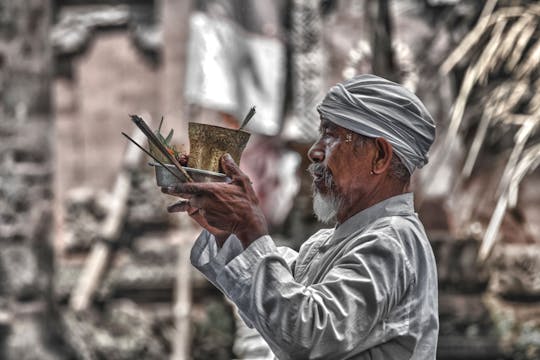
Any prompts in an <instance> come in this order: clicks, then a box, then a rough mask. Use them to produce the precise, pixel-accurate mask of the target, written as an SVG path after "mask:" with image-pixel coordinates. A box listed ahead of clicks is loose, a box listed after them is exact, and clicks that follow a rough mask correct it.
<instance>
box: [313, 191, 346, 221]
mask: <svg viewBox="0 0 540 360" xmlns="http://www.w3.org/2000/svg"><path fill="white" fill-rule="evenodd" d="M340 207H341V199H339V198H337V197H336V196H334V195H326V196H325V195H321V193H319V192H318V191H314V192H313V212H315V216H317V219H319V221H321V222H323V223H325V224H328V223H330V222H332V223H334V222H336V215H337V212H338V210H339V208H340Z"/></svg>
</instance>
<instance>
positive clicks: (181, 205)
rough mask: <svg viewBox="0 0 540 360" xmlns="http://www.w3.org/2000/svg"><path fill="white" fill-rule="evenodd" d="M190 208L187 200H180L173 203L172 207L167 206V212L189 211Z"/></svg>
mask: <svg viewBox="0 0 540 360" xmlns="http://www.w3.org/2000/svg"><path fill="white" fill-rule="evenodd" d="M190 208H191V206H190V204H189V200H180V201H177V202H175V203H174V204H172V205H169V206H167V211H168V212H170V213H173V212H183V211H189V209H190Z"/></svg>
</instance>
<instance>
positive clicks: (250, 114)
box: [238, 106, 255, 130]
mask: <svg viewBox="0 0 540 360" xmlns="http://www.w3.org/2000/svg"><path fill="white" fill-rule="evenodd" d="M253 115H255V106H252V107H251V109H249V112H248V113H247V115H246V117H245V118H244V121H242V125H240V128H238V130H242V129H243V128H244V127H245V126H246V125H247V124H248V122H249V120H251V118H252V117H253Z"/></svg>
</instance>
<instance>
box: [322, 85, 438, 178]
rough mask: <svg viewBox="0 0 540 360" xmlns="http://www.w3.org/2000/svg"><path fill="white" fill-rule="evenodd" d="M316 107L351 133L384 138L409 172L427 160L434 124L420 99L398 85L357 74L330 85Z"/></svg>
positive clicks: (323, 115)
mask: <svg viewBox="0 0 540 360" xmlns="http://www.w3.org/2000/svg"><path fill="white" fill-rule="evenodd" d="M318 110H319V113H320V114H321V117H322V118H323V119H327V120H329V121H331V122H333V123H335V124H337V125H339V126H341V127H344V128H346V129H349V130H351V131H353V132H355V133H358V134H361V135H364V136H368V137H382V138H385V139H386V140H388V142H389V143H390V144H392V147H393V149H394V152H395V153H396V154H397V155H398V157H399V158H400V159H401V161H402V163H403V165H405V167H407V169H408V170H409V172H410V173H411V174H412V173H413V171H414V169H415V168H421V167H423V166H424V165H425V164H427V162H428V157H427V152H428V150H429V148H430V146H431V144H432V143H433V141H434V139H435V123H434V122H433V119H432V118H431V115H430V114H429V112H428V110H427V109H426V108H425V106H424V104H422V102H421V101H420V99H418V97H416V95H414V94H413V93H411V92H410V91H409V90H407V89H405V88H404V87H403V86H401V85H399V84H396V83H394V82H391V81H388V80H386V79H383V78H380V77H378V76H375V75H360V76H357V77H354V78H352V79H351V80H347V81H345V82H343V83H340V84H337V85H336V86H334V87H332V88H331V89H330V91H329V92H328V94H327V95H326V97H325V98H324V100H323V101H322V103H321V104H320V105H319V107H318Z"/></svg>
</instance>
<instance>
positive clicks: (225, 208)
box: [162, 154, 268, 248]
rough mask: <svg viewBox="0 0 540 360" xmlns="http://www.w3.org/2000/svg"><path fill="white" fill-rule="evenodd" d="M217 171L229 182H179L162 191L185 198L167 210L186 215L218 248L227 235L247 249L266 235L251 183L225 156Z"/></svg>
mask: <svg viewBox="0 0 540 360" xmlns="http://www.w3.org/2000/svg"><path fill="white" fill-rule="evenodd" d="M221 168H222V169H223V172H224V173H225V174H226V175H227V176H229V177H230V178H231V179H232V181H231V182H230V183H217V182H213V183H183V184H178V185H176V186H172V187H167V188H162V191H163V192H164V193H166V194H169V195H174V196H179V197H182V198H184V199H188V200H187V201H186V200H183V201H179V202H177V203H176V204H173V205H171V206H169V208H168V210H169V212H179V211H183V212H187V213H188V214H189V215H190V216H191V218H192V219H194V220H195V221H196V222H197V223H199V224H200V225H201V226H202V227H203V228H205V229H206V230H208V231H209V232H210V233H212V234H213V235H214V236H215V237H216V240H217V242H218V245H220V246H221V245H222V244H223V242H224V241H225V240H226V239H227V237H228V236H229V235H230V234H235V235H236V236H237V237H238V239H239V240H240V241H241V242H242V245H243V246H244V248H247V247H248V246H249V245H250V244H251V243H252V242H253V241H255V240H256V239H258V238H259V237H261V236H263V235H267V234H268V225H267V222H266V219H265V218H264V215H263V212H262V210H261V208H260V207H259V200H258V198H257V195H256V194H255V191H254V190H253V187H252V186H251V181H250V180H249V178H248V177H247V175H245V174H244V173H243V172H242V171H241V170H240V168H239V167H238V165H236V164H235V162H234V160H233V159H232V158H231V156H230V155H229V154H225V155H224V156H223V157H222V158H221Z"/></svg>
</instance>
